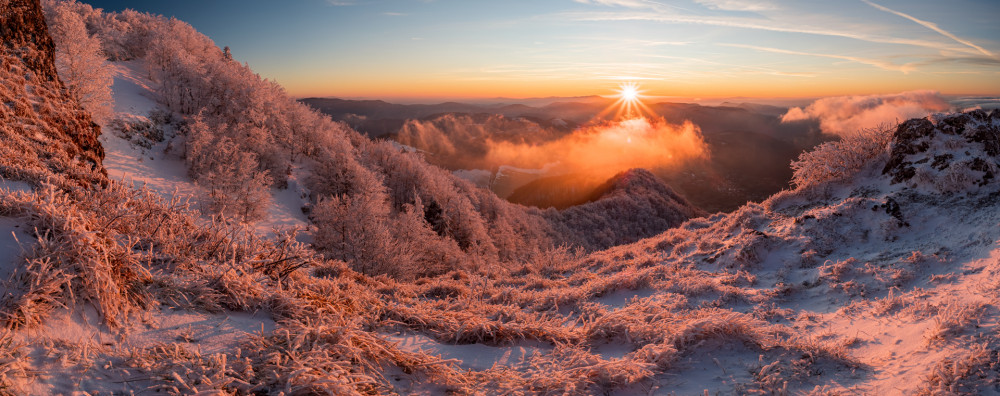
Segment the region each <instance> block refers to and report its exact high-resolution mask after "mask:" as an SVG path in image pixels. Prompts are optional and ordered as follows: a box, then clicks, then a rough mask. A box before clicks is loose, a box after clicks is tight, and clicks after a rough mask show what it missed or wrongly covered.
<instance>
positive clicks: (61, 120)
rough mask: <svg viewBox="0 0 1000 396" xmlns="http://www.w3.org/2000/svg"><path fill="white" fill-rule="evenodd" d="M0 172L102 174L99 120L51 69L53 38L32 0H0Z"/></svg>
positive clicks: (84, 177)
mask: <svg viewBox="0 0 1000 396" xmlns="http://www.w3.org/2000/svg"><path fill="white" fill-rule="evenodd" d="M0 59H2V61H3V63H2V67H0V125H2V126H0V149H2V150H3V154H4V155H2V156H0V157H2V158H0V174H2V175H3V176H4V177H6V178H12V179H27V178H30V177H36V178H37V177H39V175H40V174H41V173H44V172H45V171H46V170H47V171H48V172H52V173H56V174H60V175H63V176H66V177H67V178H69V179H74V180H78V181H84V182H100V181H102V180H103V179H104V176H105V175H106V174H107V172H106V171H105V169H104V167H103V165H102V163H101V162H102V160H103V159H104V149H103V147H101V144H100V142H99V141H98V140H97V137H98V136H99V135H100V133H101V129H100V126H98V125H97V124H96V123H94V122H93V120H92V119H91V116H90V113H88V112H86V111H85V110H83V108H81V107H80V105H79V103H77V102H76V101H75V100H73V99H72V97H71V96H70V95H69V93H67V92H66V89H65V86H64V85H63V83H62V81H61V80H59V76H58V75H57V74H56V66H55V44H54V43H53V41H52V37H51V36H49V31H48V27H47V25H46V24H45V17H44V15H43V14H42V7H41V5H40V4H39V2H38V0H0Z"/></svg>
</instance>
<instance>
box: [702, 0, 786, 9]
mask: <svg viewBox="0 0 1000 396" xmlns="http://www.w3.org/2000/svg"><path fill="white" fill-rule="evenodd" d="M694 1H695V2H696V3H699V4H702V5H705V6H707V7H708V8H711V9H715V10H725V11H766V10H775V9H778V7H777V6H776V5H775V4H774V3H771V2H769V1H751V0H694Z"/></svg>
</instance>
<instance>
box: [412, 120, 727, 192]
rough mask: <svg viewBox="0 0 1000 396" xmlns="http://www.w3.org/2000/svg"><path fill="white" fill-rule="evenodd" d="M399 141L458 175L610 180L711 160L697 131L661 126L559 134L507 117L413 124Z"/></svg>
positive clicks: (628, 123)
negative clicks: (512, 172) (553, 174)
mask: <svg viewBox="0 0 1000 396" xmlns="http://www.w3.org/2000/svg"><path fill="white" fill-rule="evenodd" d="M398 139H399V141H400V143H403V144H406V145H410V146H413V147H416V148H418V149H421V150H425V151H428V152H430V153H432V154H431V155H430V156H429V157H428V159H429V160H430V161H431V162H435V163H438V164H442V165H445V166H446V167H449V168H452V169H456V168H465V169H470V168H479V169H494V170H495V169H497V168H498V167H499V166H501V165H508V166H514V167H518V168H533V169H540V168H543V167H546V166H551V164H558V166H557V168H558V170H559V172H560V173H562V172H566V173H586V174H591V175H593V176H595V177H596V176H600V177H605V176H611V175H614V174H615V173H618V172H621V171H624V170H628V169H631V168H646V169H663V168H674V167H677V166H679V165H683V164H684V163H685V162H687V161H689V160H694V159H707V158H708V157H709V150H708V146H707V145H706V144H705V141H704V139H703V137H702V134H701V129H700V128H699V127H698V126H697V125H694V124H692V123H691V122H684V123H683V124H671V123H669V122H667V121H666V120H665V119H663V118H655V119H648V118H638V119H631V120H623V121H605V122H601V123H596V124H591V125H586V126H582V127H580V128H577V129H575V130H565V129H564V130H558V129H554V128H552V127H543V126H541V125H539V124H538V123H535V122H532V121H529V120H525V119H509V118H503V117H502V116H494V117H491V118H489V119H486V120H475V119H473V118H471V117H468V116H444V117H441V118H438V119H435V120H430V121H415V120H411V121H408V122H407V124H406V126H405V127H404V128H403V129H402V130H401V131H400V133H399V135H398Z"/></svg>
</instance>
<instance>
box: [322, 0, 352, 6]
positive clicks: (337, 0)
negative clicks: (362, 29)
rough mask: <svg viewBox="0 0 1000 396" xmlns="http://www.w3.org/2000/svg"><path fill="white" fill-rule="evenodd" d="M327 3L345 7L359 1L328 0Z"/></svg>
mask: <svg viewBox="0 0 1000 396" xmlns="http://www.w3.org/2000/svg"><path fill="white" fill-rule="evenodd" d="M326 4H329V5H332V6H335V7H344V6H352V5H355V4H357V3H355V2H353V1H345V0H326Z"/></svg>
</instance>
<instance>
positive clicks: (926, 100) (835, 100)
mask: <svg viewBox="0 0 1000 396" xmlns="http://www.w3.org/2000/svg"><path fill="white" fill-rule="evenodd" d="M951 107H952V106H951V105H950V104H949V103H948V101H947V100H945V99H944V98H943V97H942V96H941V94H939V93H937V92H934V91H911V92H903V93H899V94H892V95H868V96H838V97H831V98H823V99H819V100H817V101H815V102H813V103H812V104H810V105H809V106H806V107H805V108H804V109H803V108H801V107H793V108H791V109H789V110H788V112H787V113H785V115H783V116H782V117H781V121H782V122H791V121H800V120H807V119H815V120H819V123H820V128H821V129H822V130H823V132H825V133H829V134H833V135H840V136H844V135H849V134H853V133H856V132H857V131H859V130H862V129H865V128H873V127H877V126H879V125H883V124H895V123H897V122H902V121H906V120H908V119H911V118H918V117H926V116H927V115H929V114H933V113H937V112H942V111H947V110H949V109H951Z"/></svg>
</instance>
